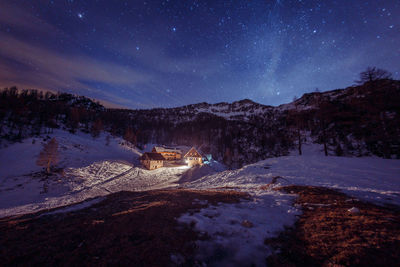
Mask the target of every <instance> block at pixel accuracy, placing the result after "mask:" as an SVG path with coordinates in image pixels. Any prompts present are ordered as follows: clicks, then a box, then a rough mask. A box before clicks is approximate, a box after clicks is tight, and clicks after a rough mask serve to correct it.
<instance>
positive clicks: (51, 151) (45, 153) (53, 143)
mask: <svg viewBox="0 0 400 267" xmlns="http://www.w3.org/2000/svg"><path fill="white" fill-rule="evenodd" d="M57 162H58V142H57V140H56V139H55V138H53V139H51V140H50V141H49V142H48V143H47V144H45V145H44V146H43V150H42V151H41V152H40V154H39V157H38V159H37V161H36V164H37V165H39V166H42V167H45V168H46V172H47V173H50V167H51V166H52V165H54V164H56V163H57Z"/></svg>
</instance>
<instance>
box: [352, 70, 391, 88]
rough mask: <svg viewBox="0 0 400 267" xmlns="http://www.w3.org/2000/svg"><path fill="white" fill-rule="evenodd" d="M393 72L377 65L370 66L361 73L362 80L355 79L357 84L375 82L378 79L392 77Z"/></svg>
mask: <svg viewBox="0 0 400 267" xmlns="http://www.w3.org/2000/svg"><path fill="white" fill-rule="evenodd" d="M391 78H392V74H391V73H390V72H389V71H387V70H383V69H378V68H376V67H368V68H367V69H366V70H365V71H363V72H361V73H360V80H358V81H355V82H356V83H357V84H364V83H366V82H370V83H373V82H375V81H378V80H384V79H391Z"/></svg>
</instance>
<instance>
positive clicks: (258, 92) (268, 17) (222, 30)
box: [0, 0, 400, 108]
mask: <svg viewBox="0 0 400 267" xmlns="http://www.w3.org/2000/svg"><path fill="white" fill-rule="evenodd" d="M367 66H377V67H379V68H383V69H386V70H388V71H390V72H392V73H393V77H394V78H396V79H399V78H400V73H399V72H400V1H399V0H392V1H383V0H382V1H377V0H376V1H358V0H338V1H308V0H298V1H289V0H287V1H285V0H280V1H279V0H278V1H266V0H264V1H261V0H260V1H257V0H242V1H240V0H237V1H222V0H221V1H218V0H216V1H200V0H199V1H196V0H193V1H189V0H188V1H183V0H182V1H173V0H169V1H167V0H165V1H155V0H154V1H153V0H148V1H122V0H121V1H111V0H107V1H106V0H102V1H83V0H82V1H79V0H69V1H62V0H54V1H44V0H34V1H32V0H27V1H20V0H0V87H2V88H3V87H10V86H13V85H16V86H18V87H20V88H37V89H50V90H54V91H63V92H70V93H75V94H79V95H85V96H87V97H91V98H96V99H98V100H101V101H103V103H107V104H108V105H111V106H122V107H128V108H151V107H175V106H181V105H185V104H192V103H198V102H203V101H205V102H209V103H217V102H232V101H236V100H241V99H244V98H249V99H252V100H253V101H256V102H259V103H262V104H268V105H279V104H282V103H287V102H290V101H291V100H292V99H293V97H294V96H298V97H300V96H301V95H302V94H303V93H305V92H312V91H315V89H316V88H319V90H320V91H325V90H332V89H337V88H345V87H347V86H350V85H352V84H354V80H356V79H357V78H358V74H359V73H360V72H361V71H363V70H365V69H366V67H367Z"/></svg>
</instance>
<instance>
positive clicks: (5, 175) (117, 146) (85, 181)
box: [0, 130, 187, 217]
mask: <svg viewBox="0 0 400 267" xmlns="http://www.w3.org/2000/svg"><path fill="white" fill-rule="evenodd" d="M53 137H55V138H56V140H57V141H58V143H59V149H58V150H59V158H60V162H59V164H58V165H57V166H58V167H62V168H63V171H62V172H60V173H58V174H56V175H52V176H50V177H49V178H45V176H44V175H43V173H40V171H41V169H42V168H41V167H39V166H37V165H36V159H37V156H38V154H39V153H40V151H41V149H42V143H46V142H47V141H48V140H49V138H53ZM43 138H45V137H43ZM43 138H41V139H38V138H35V139H33V138H29V139H25V140H24V142H22V143H17V144H12V145H9V146H8V147H6V148H2V149H1V150H0V162H1V163H2V164H1V165H0V195H1V198H0V217H2V216H7V215H14V214H21V213H29V212H35V211H39V210H42V209H50V208H55V207H60V206H64V205H69V204H73V203H77V202H80V201H83V200H86V199H89V198H94V197H98V196H104V195H107V194H109V193H111V192H118V191H122V190H130V191H138V190H150V189H157V188H165V187H168V186H170V184H171V183H173V182H176V181H178V180H179V176H180V174H181V173H183V172H184V171H186V169H187V168H186V167H175V168H168V169H167V168H162V169H158V170H153V171H148V170H146V169H143V168H142V167H141V166H139V160H138V158H139V156H140V155H141V152H140V151H138V150H137V149H133V148H131V147H129V146H126V145H125V142H124V141H123V140H122V139H121V138H116V137H109V138H107V137H106V135H101V136H100V137H98V138H96V139H94V138H92V137H91V136H90V135H88V134H84V133H77V134H71V133H69V132H66V131H61V130H59V131H55V132H54V133H53V134H49V137H47V138H46V141H43ZM107 139H109V140H108V141H107ZM33 140H35V141H34V142H33ZM175 186H176V185H175Z"/></svg>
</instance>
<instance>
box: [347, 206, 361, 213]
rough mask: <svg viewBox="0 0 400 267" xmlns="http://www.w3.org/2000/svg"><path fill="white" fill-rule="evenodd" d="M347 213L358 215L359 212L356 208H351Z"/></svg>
mask: <svg viewBox="0 0 400 267" xmlns="http://www.w3.org/2000/svg"><path fill="white" fill-rule="evenodd" d="M347 211H348V212H351V213H360V210H359V209H358V208H356V207H352V208H351V209H348V210H347Z"/></svg>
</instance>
